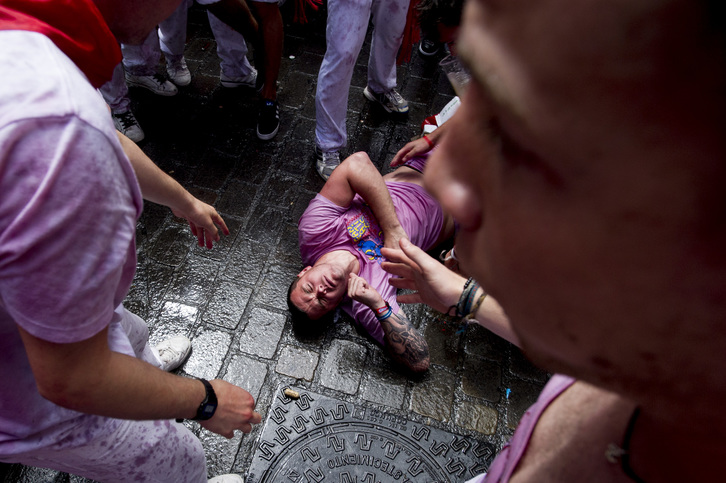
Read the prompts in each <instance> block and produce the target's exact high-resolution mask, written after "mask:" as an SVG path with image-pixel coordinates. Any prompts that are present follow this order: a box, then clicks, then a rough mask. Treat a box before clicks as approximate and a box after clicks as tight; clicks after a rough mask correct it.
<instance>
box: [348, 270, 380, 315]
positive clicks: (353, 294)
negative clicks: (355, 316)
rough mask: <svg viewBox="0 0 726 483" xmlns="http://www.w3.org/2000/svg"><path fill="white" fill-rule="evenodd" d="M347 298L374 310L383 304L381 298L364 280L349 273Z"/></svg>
mask: <svg viewBox="0 0 726 483" xmlns="http://www.w3.org/2000/svg"><path fill="white" fill-rule="evenodd" d="M348 297H350V298H352V299H353V300H355V301H356V302H360V303H362V304H363V305H366V306H368V307H370V308H371V310H375V309H377V308H379V307H383V305H384V304H385V302H384V300H383V297H381V295H380V294H379V293H378V291H377V290H376V289H375V288H373V287H371V286H370V285H369V284H368V282H366V280H365V279H364V278H361V277H359V276H358V275H356V274H354V273H351V274H350V276H349V277H348Z"/></svg>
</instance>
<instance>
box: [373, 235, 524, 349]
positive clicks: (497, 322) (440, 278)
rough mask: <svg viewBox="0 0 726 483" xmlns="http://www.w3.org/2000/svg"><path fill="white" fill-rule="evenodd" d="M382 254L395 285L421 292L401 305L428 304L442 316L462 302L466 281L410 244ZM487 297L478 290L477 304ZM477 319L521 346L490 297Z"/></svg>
mask: <svg viewBox="0 0 726 483" xmlns="http://www.w3.org/2000/svg"><path fill="white" fill-rule="evenodd" d="M382 252H383V255H384V256H385V257H386V259H387V260H389V261H388V262H383V264H382V267H383V269H384V270H386V271H387V272H390V273H392V274H394V275H397V276H398V278H395V277H394V278H391V280H390V283H391V285H393V286H394V287H397V288H405V289H413V290H416V291H417V292H416V293H413V294H404V295H399V296H398V301H399V302H400V303H407V304H413V303H425V304H426V305H429V306H431V307H432V308H434V309H436V310H438V311H439V312H442V313H447V312H448V310H449V308H450V307H451V306H453V305H456V304H457V302H458V301H459V297H460V296H461V293H462V291H463V289H464V284H465V283H466V279H465V278H464V277H462V276H461V275H458V274H456V273H454V272H452V271H451V270H449V269H448V268H446V267H445V266H443V265H442V264H441V263H439V262H437V261H436V260H434V259H433V258H431V257H430V256H429V255H427V254H426V252H424V251H423V250H421V249H420V248H418V247H417V246H415V245H413V244H412V243H410V242H409V241H408V240H402V241H401V250H390V249H388V248H384V249H383V250H382ZM483 293H484V292H483V290H482V289H478V290H477V293H476V294H475V297H474V300H477V299H478V298H479V297H480V296H481V295H482V294H483ZM474 319H475V320H476V321H477V322H478V323H479V325H481V326H483V327H485V328H486V329H489V330H490V331H492V332H494V333H495V334H497V335H498V336H499V337H502V338H504V339H506V340H508V341H509V342H511V343H512V344H515V345H517V346H518V345H519V338H518V337H517V335H516V334H515V333H514V331H513V330H512V326H511V325H510V323H509V319H507V316H506V315H505V314H504V311H503V310H502V307H501V306H500V305H499V303H497V301H496V300H494V299H493V298H492V297H489V296H487V297H486V298H485V299H484V302H483V303H482V304H481V305H480V306H479V308H478V309H477V311H476V314H475V315H474Z"/></svg>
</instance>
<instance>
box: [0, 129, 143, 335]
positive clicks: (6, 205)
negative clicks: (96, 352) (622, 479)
mask: <svg viewBox="0 0 726 483" xmlns="http://www.w3.org/2000/svg"><path fill="white" fill-rule="evenodd" d="M120 149H121V148H120V146H119V145H118V140H117V139H115V138H114V139H111V138H110V137H108V135H107V134H103V133H102V132H100V131H99V130H97V129H95V128H93V127H90V126H89V125H87V124H85V123H84V122H82V121H80V120H78V119H77V118H70V119H69V118H61V119H57V120H47V121H41V120H29V121H24V122H22V123H16V124H13V125H10V126H9V127H6V128H5V129H4V130H3V131H2V132H0V153H2V154H1V155H0V171H1V172H2V176H1V177H0V192H1V193H3V195H2V199H1V200H0V227H2V231H1V232H0V294H1V295H2V304H3V306H4V308H5V310H6V311H7V312H8V314H9V315H10V316H11V317H12V319H13V320H14V321H15V323H17V324H18V325H20V326H22V327H23V328H24V329H25V330H26V331H28V332H30V333H31V334H33V335H35V336H36V337H40V338H43V339H45V340H49V341H53V342H59V343H68V342H76V341H79V340H84V339H86V338H88V337H90V336H92V335H94V334H95V333H97V332H99V331H100V330H102V329H103V328H104V327H105V326H106V325H107V324H108V323H109V322H110V321H111V320H112V316H113V310H114V308H115V306H116V305H117V304H118V303H119V302H121V300H122V299H123V296H124V295H125V293H126V290H127V289H128V285H129V284H130V282H131V278H132V277H133V270H134V265H135V253H134V252H135V249H134V236H135V226H136V218H137V215H138V210H139V209H140V206H139V203H140V202H141V201H140V199H137V197H139V193H138V185H136V184H135V178H130V176H133V171H131V174H130V173H129V168H130V165H128V160H127V159H126V158H125V156H124V155H123V153H122V152H121V151H120ZM124 163H125V164H126V165H128V166H126V165H124ZM101 188H102V189H101Z"/></svg>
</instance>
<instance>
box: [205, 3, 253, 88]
mask: <svg viewBox="0 0 726 483" xmlns="http://www.w3.org/2000/svg"><path fill="white" fill-rule="evenodd" d="M207 17H208V18H209V26H210V27H211V29H212V34H214V39H215V40H216V41H217V55H218V56H219V67H220V69H221V70H222V72H224V75H226V76H227V77H246V76H247V75H249V73H250V72H252V65H250V61H249V60H247V43H246V42H245V39H244V37H242V34H240V33H239V32H237V31H236V30H234V29H233V28H232V27H230V26H229V25H227V24H226V23H224V22H222V21H221V20H220V19H219V18H217V17H215V16H214V15H213V14H212V13H211V12H209V11H207Z"/></svg>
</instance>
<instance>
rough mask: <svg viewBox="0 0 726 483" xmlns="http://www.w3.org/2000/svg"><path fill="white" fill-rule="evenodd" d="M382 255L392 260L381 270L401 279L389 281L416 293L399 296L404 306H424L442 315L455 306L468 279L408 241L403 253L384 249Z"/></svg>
mask: <svg viewBox="0 0 726 483" xmlns="http://www.w3.org/2000/svg"><path fill="white" fill-rule="evenodd" d="M381 253H383V256H384V257H386V259H388V260H389V261H387V262H383V264H382V265H381V267H382V268H383V269H384V270H385V271H387V272H390V273H392V274H393V275H396V276H398V277H399V278H396V277H393V278H391V279H390V284H391V285H393V286H394V287H396V288H404V289H412V290H416V291H417V292H416V293H413V294H403V295H399V296H398V299H397V300H398V302H399V303H404V304H415V303H425V304H426V305H429V306H430V307H432V308H434V309H435V310H438V311H439V312H441V313H446V312H447V311H448V310H449V307H451V306H452V305H456V303H457V302H458V301H459V296H460V295H461V291H462V290H463V287H464V284H465V283H466V279H465V278H464V277H462V276H460V275H457V274H456V273H454V272H452V271H451V270H449V269H448V268H446V267H445V266H444V265H442V264H441V263H439V262H437V261H436V260H434V259H433V258H431V257H430V256H429V255H428V254H426V252H424V251H423V250H421V249H420V248H418V247H417V246H415V245H414V244H412V243H411V242H410V241H408V240H402V241H401V250H391V249H390V248H383V249H382V250H381Z"/></svg>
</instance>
